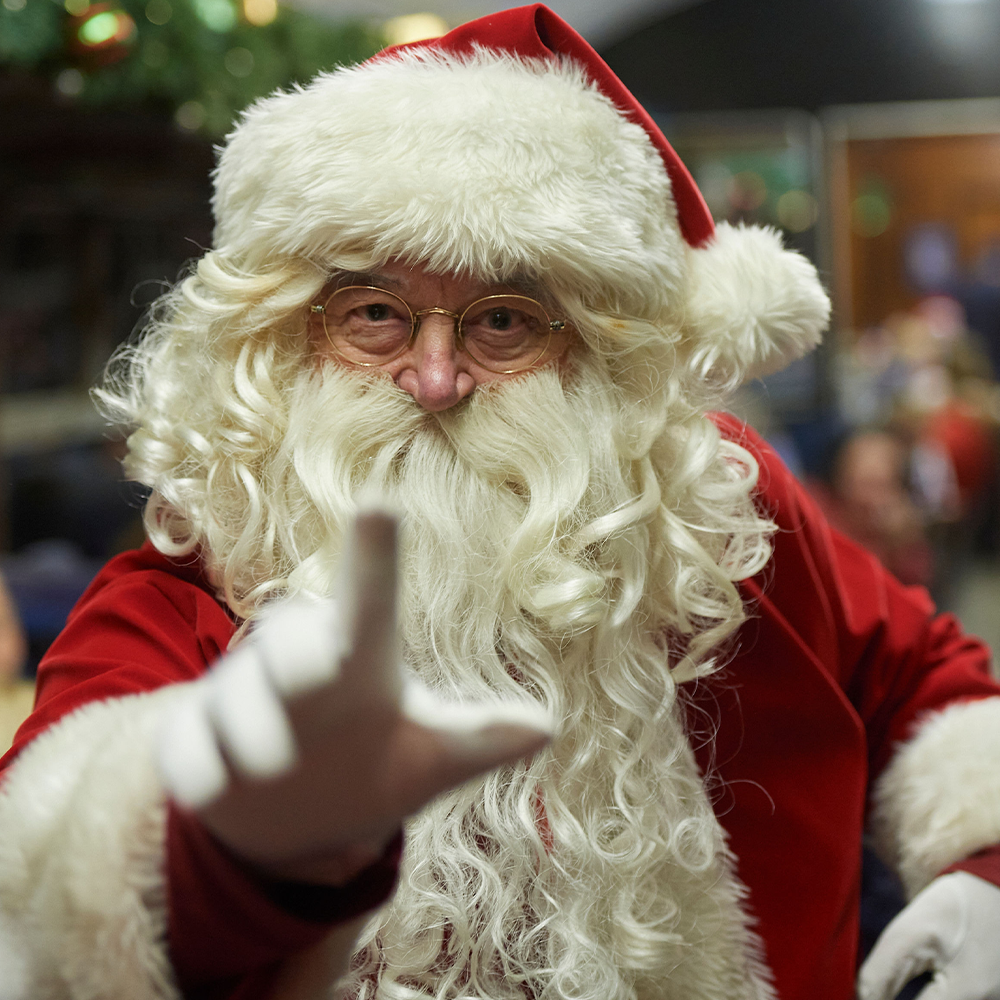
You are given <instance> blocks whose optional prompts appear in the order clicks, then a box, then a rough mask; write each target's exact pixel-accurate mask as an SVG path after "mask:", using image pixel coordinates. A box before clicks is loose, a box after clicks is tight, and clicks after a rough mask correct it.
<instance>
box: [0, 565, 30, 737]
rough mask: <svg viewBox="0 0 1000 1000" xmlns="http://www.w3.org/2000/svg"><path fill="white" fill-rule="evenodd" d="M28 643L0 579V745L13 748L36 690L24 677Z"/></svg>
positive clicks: (19, 617) (19, 618)
mask: <svg viewBox="0 0 1000 1000" xmlns="http://www.w3.org/2000/svg"><path fill="white" fill-rule="evenodd" d="M27 658H28V640H27V637H26V636H25V634H24V628H23V627H22V625H21V616H20V614H19V613H18V610H17V605H16V604H15V603H14V599H13V597H11V594H10V591H9V590H8V589H7V585H6V584H5V583H4V579H3V576H2V575H0V744H2V745H3V747H4V749H7V747H9V746H10V744H11V741H12V740H13V739H14V733H16V732H17V728H18V726H20V725H21V723H22V722H23V721H24V720H25V719H26V718H27V717H28V714H29V713H30V712H31V705H32V702H33V701H34V696H35V686H34V684H33V683H32V682H31V681H29V680H26V679H25V677H24V665H25V662H26V661H27Z"/></svg>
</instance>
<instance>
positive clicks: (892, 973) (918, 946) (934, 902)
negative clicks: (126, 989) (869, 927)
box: [858, 872, 1000, 1000]
mask: <svg viewBox="0 0 1000 1000" xmlns="http://www.w3.org/2000/svg"><path fill="white" fill-rule="evenodd" d="M922 972H933V973H934V978H933V979H932V980H931V982H930V983H929V984H928V985H927V986H926V987H925V988H924V989H923V990H922V991H921V993H920V996H919V997H918V1000H1000V889H998V888H997V887H996V886H995V885H993V884H992V883H991V882H987V881H985V880H984V879H981V878H978V877H977V876H975V875H970V874H969V873H968V872H952V873H951V874H950V875H942V876H940V877H939V878H936V879H935V880H934V881H933V882H931V884H930V885H929V886H927V888H926V889H924V890H923V892H921V893H919V894H918V895H917V896H916V897H915V898H914V899H913V901H912V902H911V903H910V904H909V905H908V906H907V907H905V908H904V909H903V910H902V911H900V913H899V914H897V916H896V917H895V918H894V919H893V920H892V922H891V923H890V924H889V926H888V927H886V929H885V930H884V931H883V932H882V935H881V936H880V937H879V939H878V941H877V942H876V943H875V947H874V948H873V949H872V951H871V954H870V955H869V956H868V958H867V959H866V960H865V963H864V965H862V966H861V972H860V974H859V976H858V997H859V998H860V1000H891V998H892V997H894V996H896V994H897V993H898V992H899V991H900V990H901V989H902V988H903V986H905V985H906V983H908V982H909V981H910V980H911V979H913V978H914V976H918V975H920V973H922Z"/></svg>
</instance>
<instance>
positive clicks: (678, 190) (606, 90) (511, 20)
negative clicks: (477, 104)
mask: <svg viewBox="0 0 1000 1000" xmlns="http://www.w3.org/2000/svg"><path fill="white" fill-rule="evenodd" d="M476 46H481V47H483V48H487V49H498V50H500V51H503V52H513V53H515V54H516V55H519V56H521V57H523V58H526V59H553V58H556V57H558V56H569V57H570V58H571V59H572V60H573V61H574V62H576V63H579V64H580V65H582V66H583V67H584V68H585V69H586V71H587V74H588V76H589V77H590V79H591V80H592V81H593V82H594V83H596V84H597V86H598V88H599V89H600V91H601V93H603V94H604V95H605V97H608V98H610V99H611V100H612V101H613V102H614V104H615V105H616V106H617V107H618V108H619V109H620V110H621V111H622V112H623V113H624V114H625V116H626V117H627V118H628V119H629V120H630V121H633V122H635V123H636V124H637V125H641V126H642V127H643V128H644V129H645V131H646V134H647V135H648V136H649V138H650V141H651V142H652V143H653V145H654V146H655V147H656V151H657V152H658V153H659V154H660V156H661V158H662V159H663V165H664V166H665V167H666V171H667V174H668V175H669V176H670V184H671V188H672V190H673V195H674V202H675V203H676V205H677V218H678V223H679V224H680V228H681V234H682V235H683V236H684V239H685V240H686V241H687V243H688V244H689V245H690V246H693V247H700V246H703V245H704V244H705V243H707V242H708V241H709V240H710V239H711V238H712V236H713V235H714V233H715V223H714V222H713V220H712V213H711V212H710V211H709V210H708V206H707V205H706V204H705V199H704V198H703V197H702V195H701V192H700V191H699V190H698V186H697V185H696V184H695V182H694V180H693V179H692V178H691V174H690V173H689V172H688V169H687V167H685V166H684V164H683V163H681V160H680V157H679V156H678V155H677V154H676V153H675V152H674V149H673V147H672V146H671V145H670V143H669V142H667V138H666V136H665V135H664V134H663V133H662V132H661V131H660V128H659V126H658V125H657V124H656V122H654V121H653V119H652V118H651V117H650V115H649V114H648V112H647V111H646V109H645V108H643V106H642V105H641V104H640V103H639V102H638V101H637V100H636V99H635V98H634V97H633V96H632V94H631V93H630V92H629V90H628V88H627V87H626V86H625V84H623V83H622V82H621V80H619V79H618V77H617V76H615V74H614V73H613V72H612V70H611V67H610V66H609V65H608V64H607V63H606V62H605V61H604V60H603V59H602V58H601V57H600V56H599V55H598V54H597V53H596V52H595V51H594V49H593V48H592V47H591V45H590V44H589V43H588V42H587V41H586V40H585V39H584V38H583V37H582V36H581V35H579V34H577V32H576V31H574V30H573V29H572V28H571V27H570V26H569V25H568V24H567V23H566V22H565V21H564V20H563V19H562V18H561V17H559V16H558V15H557V14H555V13H553V12H552V11H551V10H549V8H548V7H546V6H545V5H544V4H540V3H536V4H531V5H529V6H527V7H514V8H512V9H510V10H503V11H498V12H497V13H495V14H488V15H487V16H486V17H481V18H479V19H478V20H476V21H469V22H468V23H467V24H463V25H461V26H460V27H458V28H455V29H454V31H449V32H448V34H446V35H442V36H441V37H440V38H430V39H426V40H424V41H420V42H411V43H409V44H408V45H398V46H395V47H393V48H389V49H385V50H383V51H382V52H380V53H379V54H378V55H377V56H375V57H374V58H375V59H384V58H386V57H391V56H392V55H393V54H394V53H396V52H399V51H401V50H404V49H430V50H432V51H435V52H448V53H452V54H455V55H464V54H467V53H470V52H472V50H473V49H474V48H475V47H476Z"/></svg>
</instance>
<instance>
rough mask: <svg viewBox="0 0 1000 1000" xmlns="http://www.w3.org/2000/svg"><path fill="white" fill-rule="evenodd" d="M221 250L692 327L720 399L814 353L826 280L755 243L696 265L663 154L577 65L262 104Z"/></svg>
mask: <svg viewBox="0 0 1000 1000" xmlns="http://www.w3.org/2000/svg"><path fill="white" fill-rule="evenodd" d="M214 206H215V212H216V219H217V226H216V234H215V240H216V248H217V251H218V252H219V253H220V254H222V255H223V256H224V257H226V258H228V259H230V260H231V261H232V262H233V264H234V265H235V266H236V267H238V268H244V269H247V270H249V271H252V270H255V269H259V268H260V267H261V266H262V265H263V264H264V263H265V262H269V261H270V262H275V261H277V260H281V259H288V258H303V257H304V258H306V259H308V260H311V261H313V262H314V263H316V264H318V265H320V266H323V265H324V264H328V263H329V262H331V261H336V262H337V264H338V266H343V262H344V261H345V260H350V259H352V258H353V259H354V260H356V261H357V267H356V268H355V269H357V270H366V269H368V268H370V267H371V266H373V263H376V262H378V261H385V260H387V259H389V258H393V257H398V258H402V259H405V260H408V261H410V262H412V263H418V262H419V263H423V264H426V265H429V267H430V268H431V270H438V271H449V272H454V271H470V272H472V273H475V274H478V275H480V276H488V277H489V278H490V279H500V280H505V279H508V278H510V277H512V276H517V275H521V276H523V275H527V276H529V277H531V278H533V279H537V280H539V281H540V282H541V283H542V284H543V285H544V286H545V288H547V289H548V290H549V291H550V292H552V293H553V294H554V295H555V296H556V297H557V298H558V297H560V295H562V294H564V293H566V292H568V291H573V292H576V293H577V294H579V292H580V290H581V289H586V294H585V295H584V296H582V297H583V298H584V300H585V301H586V302H587V304H588V305H589V306H598V307H600V308H602V309H605V310H606V311H608V312H611V313H617V314H619V315H622V316H626V317H631V318H639V319H650V320H660V321H662V320H664V319H666V318H667V317H671V318H672V319H673V320H674V321H680V322H683V323H686V325H687V328H688V336H689V340H690V351H691V355H692V363H693V364H694V365H695V366H696V367H698V368H699V369H700V370H703V373H704V374H706V375H708V374H710V375H712V376H713V377H714V378H715V379H716V380H721V381H722V382H724V383H726V384H737V383H738V382H739V381H740V380H741V379H742V378H743V377H746V376H749V377H754V376H757V375H761V374H764V373H766V372H770V371H773V370H775V369H776V368H778V367H781V365H783V364H786V363H788V361H790V360H792V359H793V358H796V357H799V356H801V355H802V354H805V353H806V352H807V351H809V350H811V349H812V348H813V347H814V346H815V345H816V344H817V343H818V341H819V335H820V333H821V332H822V330H823V329H824V328H825V326H826V322H827V319H828V314H829V303H828V300H827V298H826V295H825V293H824V292H823V289H822V287H821V285H820V283H819V279H818V277H817V275H816V271H815V269H814V268H813V266H812V264H810V263H809V262H808V261H807V260H806V259H805V258H804V257H802V256H800V255H799V254H797V253H791V252H788V251H785V250H783V249H782V247H781V241H780V239H779V238H778V236H777V235H776V234H775V233H773V232H771V231H769V230H761V229H745V228H739V229H733V228H731V227H728V226H725V225H723V226H720V227H719V231H718V234H717V236H716V238H715V240H714V241H713V242H711V243H710V244H709V245H708V246H707V247H705V248H704V249H699V250H692V249H691V248H689V247H688V246H687V245H686V244H685V243H684V240H683V239H682V237H681V235H680V230H679V227H678V223H677V216H676V208H675V205H674V202H673V199H672V195H671V192H670V182H669V178H668V177H667V174H666V171H665V169H664V166H663V162H662V160H661V159H660V157H659V154H658V153H657V152H656V150H655V149H654V147H653V145H652V143H651V142H650V141H649V139H648V137H647V135H646V133H645V132H644V130H643V129H642V128H640V127H639V126H638V125H635V124H633V123H632V122H629V121H627V120H626V119H625V118H624V117H623V116H622V115H621V114H620V113H619V112H618V111H617V110H616V109H615V108H614V106H613V105H612V104H611V102H610V101H609V100H608V99H607V98H605V97H604V96H603V95H602V94H601V93H600V92H599V91H598V90H597V89H596V88H595V87H594V86H593V85H591V84H589V83H587V82H586V77H585V75H584V73H583V71H582V70H581V69H580V67H578V66H576V65H575V64H574V63H572V62H569V61H563V62H551V61H532V60H524V61H521V60H516V59H514V58H511V57H509V56H502V55H499V54H497V53H495V52H488V51H479V52H478V53H477V54H476V55H475V56H474V57H464V58H457V57H446V56H441V55H429V54H427V53H408V54H406V55H404V56H402V57H400V58H394V59H386V60H382V61H378V62H375V63H368V64H365V65H363V66H359V67H353V68H349V69H341V70H338V71H336V72H334V73H330V74H326V75H323V76H320V77H318V78H317V79H316V80H315V81H314V82H313V83H312V84H311V85H310V86H308V87H307V88H305V89H303V90H297V91H294V92H292V93H287V94H277V95H275V96H272V97H270V98H267V99H265V100H263V101H260V102H258V103H257V104H256V105H254V106H253V107H252V108H250V110H249V111H248V112H247V113H246V115H245V116H244V119H243V122H242V124H241V125H240V126H239V127H238V128H237V129H236V130H235V131H234V132H233V134H232V135H231V136H230V138H229V141H228V144H227V146H226V147H225V149H224V150H223V152H222V156H221V159H220V162H219V168H218V171H217V174H216V196H215V202H214Z"/></svg>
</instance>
